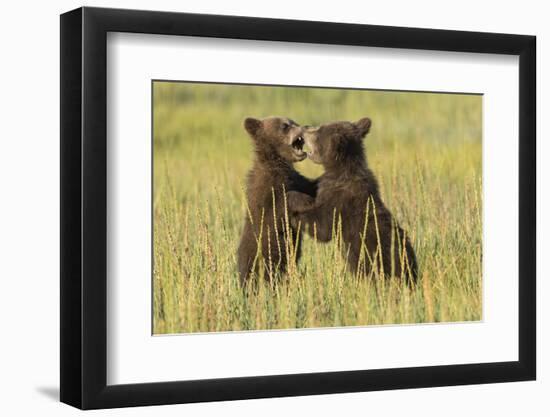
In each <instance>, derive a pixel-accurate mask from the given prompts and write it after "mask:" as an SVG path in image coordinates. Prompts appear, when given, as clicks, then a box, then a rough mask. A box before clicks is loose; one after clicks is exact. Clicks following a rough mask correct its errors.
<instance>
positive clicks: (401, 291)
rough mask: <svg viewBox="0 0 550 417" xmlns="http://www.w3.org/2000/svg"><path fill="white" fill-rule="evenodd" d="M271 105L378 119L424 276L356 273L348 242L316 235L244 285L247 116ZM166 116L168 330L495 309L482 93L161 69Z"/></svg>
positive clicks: (157, 329)
mask: <svg viewBox="0 0 550 417" xmlns="http://www.w3.org/2000/svg"><path fill="white" fill-rule="evenodd" d="M270 115H281V116H288V117H291V118H292V119H294V120H296V121H297V122H298V123H301V124H309V125H316V124H320V123H323V122H328V121H334V120H352V121H354V120H358V119H360V118H361V117H364V116H368V117H370V118H371V119H372V121H373V125H372V128H371V132H370V133H369V135H368V136H367V138H366V149H367V160H368V163H369V165H370V167H371V169H372V170H373V172H374V173H375V175H376V176H377V178H378V180H379V183H380V187H381V191H382V198H383V199H384V201H385V203H386V205H387V206H388V207H389V208H390V210H391V211H392V213H393V214H394V216H395V217H396V219H397V220H398V222H399V223H400V224H401V225H402V226H403V227H404V228H405V229H406V230H407V231H408V233H409V234H410V237H411V240H412V244H413V246H414V248H415V251H416V254H417V257H418V263H419V281H418V284H417V285H416V286H415V287H413V288H409V287H407V286H406V285H404V284H402V283H400V282H399V281H398V280H395V279H394V280H384V279H370V280H365V279H358V278H357V277H354V276H351V274H350V273H349V272H346V268H345V260H344V259H343V258H342V255H341V251H340V249H339V248H338V242H336V241H334V242H330V243H327V244H323V243H317V242H315V241H314V240H313V239H311V238H309V237H308V236H306V237H304V242H303V250H302V259H301V260H300V262H299V264H298V265H297V266H296V267H295V268H290V270H289V273H288V277H287V279H285V280H284V281H282V282H281V283H280V284H278V285H275V286H273V287H272V286H270V285H268V284H266V283H264V282H263V281H262V282H261V283H260V285H259V286H258V288H257V289H256V290H255V291H250V290H249V291H243V290H242V289H241V288H240V286H239V280H238V274H237V264H236V252H237V246H238V244H239V238H240V234H241V231H242V226H243V223H244V219H245V213H246V200H245V184H244V182H245V177H246V173H247V171H248V170H249V169H250V167H251V164H252V158H253V155H252V146H251V140H250V138H249V137H248V136H247V134H246V132H245V130H244V128H243V120H244V118H245V117H247V116H253V117H258V118H261V117H265V116H270ZM153 123H154V124H153V149H154V155H153V175H154V180H153V239H154V242H153V333H154V334H170V333H190V332H214V331H242V330H266V329H291V328H311V327H333V326H364V325H381V324H402V323H426V322H451V321H475V320H481V318H482V295H483V294H482V293H483V291H482V290H483V286H482V162H481V161H482V97H481V96H477V95H458V94H435V93H409V92H385V91H367V90H338V89H318V88H290V87H265V86H240V85H215V84H192V83H173V82H159V81H156V82H154V85H153ZM295 167H296V169H298V170H299V171H300V172H302V173H303V174H304V175H307V176H309V177H311V178H313V177H316V176H318V175H320V174H321V173H322V168H321V167H320V166H318V165H314V164H313V163H311V162H310V161H307V160H306V161H304V162H300V163H298V164H296V165H295Z"/></svg>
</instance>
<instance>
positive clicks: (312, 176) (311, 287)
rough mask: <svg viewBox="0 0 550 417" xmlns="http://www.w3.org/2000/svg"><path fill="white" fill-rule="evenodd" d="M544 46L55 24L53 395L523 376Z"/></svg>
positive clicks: (269, 30) (142, 400)
mask: <svg viewBox="0 0 550 417" xmlns="http://www.w3.org/2000/svg"><path fill="white" fill-rule="evenodd" d="M535 42H536V40H535V37H533V36H525V35H509V34H493V33H474V32H459V31H447V30H431V29H415V28H399V27H386V26H371V25H356V24H341V23H326V22H311V21H292V20H276V19H265V18H252V17H236V16H214V15H197V14H185V13H168V12H151V11H135V10H115V9H99V8H87V7H85V8H80V9H77V10H74V11H71V12H68V13H65V14H63V15H62V16H61V311H60V315H61V401H63V402H65V403H67V404H70V405H73V406H75V407H79V408H82V409H92V408H111V407H124V406H139V405H155V404H174V403H188V402H201V401H219V400H237V399H249V398H264V397H279V396H297V395H313V394H327V393H343V392H356V391H374V390H388V389H400V388H420V387H435V386H446V385H462V384H481V383H495V382H507V381H524V380H533V379H535V375H536V350H535V345H536V343H535V341H536V330H535V329H536V317H535V308H536V307H535V299H536V297H535V294H536V268H535V249H536V233H535V231H536V204H535V201H536V195H535V170H536V169H535V161H536V158H535V156H536V146H535V105H536V97H535V66H536V65H535Z"/></svg>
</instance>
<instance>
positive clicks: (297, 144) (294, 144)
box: [292, 135, 305, 152]
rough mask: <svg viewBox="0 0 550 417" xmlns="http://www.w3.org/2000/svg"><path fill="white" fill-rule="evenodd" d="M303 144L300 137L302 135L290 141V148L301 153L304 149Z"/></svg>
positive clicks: (302, 139)
mask: <svg viewBox="0 0 550 417" xmlns="http://www.w3.org/2000/svg"><path fill="white" fill-rule="evenodd" d="M304 143H305V141H304V138H303V137H302V135H300V136H298V137H296V139H294V140H293V141H292V147H293V148H294V150H296V151H300V152H302V151H303V148H304Z"/></svg>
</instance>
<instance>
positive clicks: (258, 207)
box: [237, 117, 316, 284]
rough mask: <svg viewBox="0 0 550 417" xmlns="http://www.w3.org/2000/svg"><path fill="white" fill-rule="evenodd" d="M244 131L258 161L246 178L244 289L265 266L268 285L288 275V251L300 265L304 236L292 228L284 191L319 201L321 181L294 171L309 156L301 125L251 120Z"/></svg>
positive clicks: (242, 252)
mask: <svg viewBox="0 0 550 417" xmlns="http://www.w3.org/2000/svg"><path fill="white" fill-rule="evenodd" d="M244 126H245V129H246V131H247V132H248V133H249V135H250V137H251V138H252V141H253V144H254V151H255V159H254V163H253V166H252V169H251V170H250V171H249V173H248V177H247V203H248V208H249V211H250V212H249V213H247V214H246V217H245V222H244V230H243V233H242V237H241V242H240V245H239V249H238V253H237V256H238V264H239V275H240V279H241V283H242V284H245V283H246V282H247V280H248V279H249V277H250V274H251V273H252V272H255V273H257V274H258V273H259V272H260V267H261V266H262V265H263V268H264V277H265V278H266V279H268V280H270V279H272V278H273V277H274V275H275V273H277V272H285V271H286V270H287V266H288V263H289V259H288V258H289V255H290V257H291V256H292V255H291V254H289V253H288V251H287V248H288V247H292V248H296V249H295V250H296V261H298V259H299V258H300V254H301V237H300V236H298V233H297V230H296V228H295V227H293V226H292V225H291V224H290V223H291V221H290V219H288V218H285V213H286V210H285V197H284V192H285V191H290V190H295V191H299V192H301V193H305V195H307V196H310V197H315V191H316V182H315V181H310V180H308V179H307V178H305V177H303V176H302V175H300V174H299V173H298V172H297V171H296V170H295V169H294V167H293V163H294V162H297V161H301V160H303V159H305V157H306V154H305V153H304V152H303V150H302V145H303V139H302V132H303V128H302V127H301V126H298V125H297V124H296V123H295V122H294V121H292V120H290V119H286V118H281V117H270V118H266V119H263V120H257V119H253V118H248V119H246V120H245V123H244ZM300 141H301V142H300ZM262 219H263V220H262ZM262 222H263V223H262ZM289 239H290V240H289ZM258 241H259V244H260V250H259V251H258ZM258 252H259V253H260V254H261V258H260V259H258V257H257V254H258Z"/></svg>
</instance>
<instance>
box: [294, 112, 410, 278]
mask: <svg viewBox="0 0 550 417" xmlns="http://www.w3.org/2000/svg"><path fill="white" fill-rule="evenodd" d="M370 127H371V120H370V119H369V118H363V119H361V120H359V121H358V122H356V123H351V122H334V123H328V124H324V125H321V126H320V127H318V128H309V127H308V128H307V129H305V131H304V133H303V137H304V139H305V142H306V146H307V147H309V150H308V157H309V158H310V159H311V160H312V161H313V162H315V163H318V164H322V165H323V167H324V169H325V173H324V174H323V175H322V176H321V177H319V179H318V186H317V196H316V197H315V198H313V197H312V196H311V195H307V194H303V193H302V194H301V193H299V192H296V191H291V192H289V194H288V207H289V210H290V211H291V213H292V215H293V216H294V217H293V218H294V219H295V221H299V222H301V224H303V225H304V226H305V227H306V228H307V229H308V233H309V234H311V235H314V234H315V236H316V238H317V239H318V240H320V241H329V240H331V239H332V237H333V236H332V235H333V233H334V231H335V230H340V231H341V235H340V236H341V238H342V241H343V243H344V245H343V250H344V252H345V253H344V255H345V256H346V258H347V262H348V268H349V270H350V271H351V272H352V273H353V274H357V273H359V274H361V275H364V274H366V275H369V274H370V273H371V272H372V271H373V269H374V270H377V271H378V272H380V273H381V275H385V276H395V277H401V278H404V279H406V280H407V282H409V283H411V282H414V281H416V277H417V272H418V271H417V263H416V256H415V253H414V250H413V248H412V245H411V243H410V241H409V238H408V236H407V234H406V233H405V231H404V230H403V229H402V228H401V227H400V226H399V225H398V224H397V222H396V221H395V220H394V218H393V216H392V214H391V213H390V211H389V210H388V208H387V207H386V206H385V205H384V203H383V201H382V198H381V196H380V191H379V189H378V182H377V180H376V178H375V176H374V174H373V172H372V171H371V170H370V169H369V167H368V166H367V161H366V157H365V150H364V145H363V138H364V137H365V136H366V134H367V133H368V132H369V129H370ZM314 227H315V230H314Z"/></svg>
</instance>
